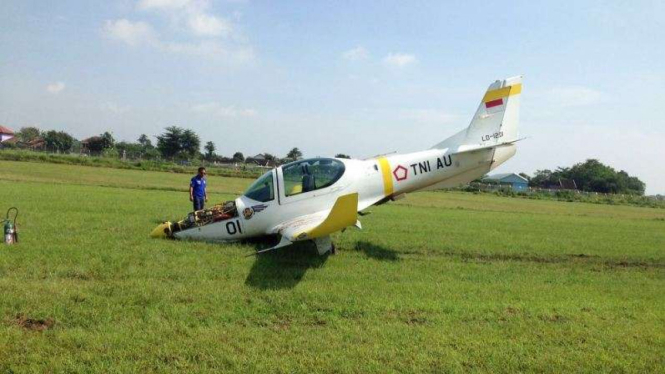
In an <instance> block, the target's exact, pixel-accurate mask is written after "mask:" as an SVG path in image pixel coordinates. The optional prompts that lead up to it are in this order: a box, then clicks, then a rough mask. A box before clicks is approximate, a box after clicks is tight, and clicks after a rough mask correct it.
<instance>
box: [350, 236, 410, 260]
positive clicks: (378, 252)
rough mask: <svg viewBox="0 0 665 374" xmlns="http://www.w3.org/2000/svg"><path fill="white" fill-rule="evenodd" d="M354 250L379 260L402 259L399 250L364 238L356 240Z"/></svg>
mask: <svg viewBox="0 0 665 374" xmlns="http://www.w3.org/2000/svg"><path fill="white" fill-rule="evenodd" d="M353 249H354V250H356V251H358V252H363V253H364V254H365V256H367V257H369V258H372V259H375V260H379V261H400V260H401V258H400V257H399V255H398V254H397V252H395V251H393V250H392V249H388V248H386V247H384V246H382V245H379V244H374V243H370V242H367V241H364V240H361V241H359V242H356V245H355V247H354V248H353Z"/></svg>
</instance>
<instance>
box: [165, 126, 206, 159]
mask: <svg viewBox="0 0 665 374" xmlns="http://www.w3.org/2000/svg"><path fill="white" fill-rule="evenodd" d="M200 148H201V140H200V139H199V136H198V135H196V133H195V132H194V131H192V130H189V129H187V130H184V129H182V128H180V127H178V126H170V127H167V128H166V129H165V131H164V133H163V134H161V135H157V149H158V150H159V152H160V153H161V155H162V156H163V157H164V158H167V159H174V158H195V157H197V156H198V155H199V149H200Z"/></svg>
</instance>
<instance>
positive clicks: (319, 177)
mask: <svg viewBox="0 0 665 374" xmlns="http://www.w3.org/2000/svg"><path fill="white" fill-rule="evenodd" d="M281 169H282V173H281V177H282V178H281V179H282V180H280V182H279V183H280V184H279V187H280V189H282V188H283V191H284V195H285V196H286V197H288V196H294V195H298V194H302V193H307V192H311V191H316V190H320V189H322V188H326V187H329V186H331V185H333V184H334V183H335V182H337V181H338V180H339V179H340V178H341V177H342V175H344V171H345V167H344V163H343V162H341V161H338V160H335V159H332V158H312V159H307V160H300V161H295V162H292V163H289V164H286V165H284V166H282V167H281ZM278 175H279V174H278ZM274 187H275V186H274V180H273V172H272V171H269V172H267V173H265V174H263V176H261V177H260V178H259V179H257V180H256V181H255V182H254V183H252V185H251V186H249V188H248V189H247V191H246V192H245V194H244V195H245V196H246V197H248V198H250V199H252V200H255V201H260V202H267V201H271V200H273V199H274V198H275V188H274Z"/></svg>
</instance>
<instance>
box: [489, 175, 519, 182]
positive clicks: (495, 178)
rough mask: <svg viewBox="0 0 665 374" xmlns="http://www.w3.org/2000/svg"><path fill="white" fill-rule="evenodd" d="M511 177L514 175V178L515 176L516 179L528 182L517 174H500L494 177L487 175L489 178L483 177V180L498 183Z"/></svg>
mask: <svg viewBox="0 0 665 374" xmlns="http://www.w3.org/2000/svg"><path fill="white" fill-rule="evenodd" d="M512 175H514V176H516V177H518V178H520V179H522V180H524V181H525V182H528V181H529V180H528V179H526V178H524V177H523V176H521V175H519V174H517V173H501V174H494V175H489V176H487V177H485V178H484V179H489V180H493V181H500V180H502V179H505V178H507V177H510V176H512Z"/></svg>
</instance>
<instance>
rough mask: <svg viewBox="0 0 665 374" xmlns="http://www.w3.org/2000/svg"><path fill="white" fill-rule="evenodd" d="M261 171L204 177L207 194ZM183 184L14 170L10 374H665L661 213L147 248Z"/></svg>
mask: <svg viewBox="0 0 665 374" xmlns="http://www.w3.org/2000/svg"><path fill="white" fill-rule="evenodd" d="M249 183H251V180H248V179H233V178H220V177H210V178H209V183H208V184H209V188H210V192H211V198H212V200H213V201H222V200H225V199H230V198H232V197H234V195H235V194H236V193H238V192H239V191H242V190H243V189H244V187H245V186H247V185H248V184H249ZM187 186H188V178H187V177H186V176H183V175H178V174H172V173H158V172H145V171H134V170H115V169H106V168H86V167H81V166H71V165H49V164H39V163H35V164H32V163H18V162H7V161H0V208H8V207H9V206H11V205H17V206H18V207H19V209H21V215H20V216H19V225H20V230H21V231H20V232H21V240H22V241H21V243H19V244H18V245H16V246H14V247H0V295H2V296H1V297H0V372H44V371H47V372H48V371H51V372H100V371H103V372H175V371H202V372H222V371H235V372H257V371H270V372H342V373H344V372H378V373H384V372H468V371H475V372H516V371H522V372H571V371H575V372H579V371H584V372H592V371H593V372H596V371H602V372H610V371H613V372H662V371H663V368H665V359H664V358H663V355H662V352H663V351H665V252H664V249H665V211H663V210H662V209H648V208H638V207H631V206H609V205H597V204H583V203H564V202H556V201H541V200H523V199H512V198H503V197H496V196H492V195H473V194H468V193H459V192H447V193H444V192H428V193H417V194H413V195H410V196H409V197H408V198H407V199H404V200H400V201H399V202H398V203H391V204H387V205H383V206H380V207H376V208H373V209H372V211H373V212H372V214H371V215H369V216H366V217H362V218H361V220H362V221H363V226H364V228H365V229H364V230H363V231H356V230H348V231H347V232H345V233H344V234H338V235H336V237H335V239H336V243H337V246H338V248H339V252H338V254H337V255H336V256H328V257H319V256H317V255H316V254H315V250H314V249H313V248H311V247H309V246H306V245H303V246H298V247H295V248H285V249H284V250H281V251H276V252H275V253H273V254H270V255H266V256H260V257H245V256H246V255H247V254H250V253H252V252H253V251H254V250H255V248H256V246H257V245H258V244H256V243H242V244H231V245H213V244H206V243H197V242H176V241H167V240H151V239H150V238H148V233H149V232H150V230H151V229H152V228H153V227H154V226H155V225H156V224H157V222H158V221H159V220H162V219H170V218H178V217H181V216H183V215H184V214H185V213H186V212H187V211H188V210H189V208H190V203H189V201H188V200H187V194H186V192H185V191H186V190H187Z"/></svg>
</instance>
